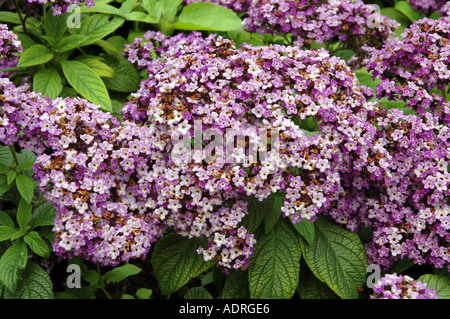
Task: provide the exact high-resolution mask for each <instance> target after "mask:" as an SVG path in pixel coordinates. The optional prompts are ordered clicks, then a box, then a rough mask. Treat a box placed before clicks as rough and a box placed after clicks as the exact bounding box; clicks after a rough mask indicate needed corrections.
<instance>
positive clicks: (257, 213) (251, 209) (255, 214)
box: [240, 197, 266, 233]
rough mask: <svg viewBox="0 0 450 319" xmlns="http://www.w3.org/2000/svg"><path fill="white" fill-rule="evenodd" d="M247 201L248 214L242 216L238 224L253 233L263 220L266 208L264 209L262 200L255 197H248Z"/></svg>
mask: <svg viewBox="0 0 450 319" xmlns="http://www.w3.org/2000/svg"><path fill="white" fill-rule="evenodd" d="M247 201H248V204H247V205H248V206H247V210H248V214H247V215H245V216H244V218H242V221H241V222H240V225H241V226H244V227H245V229H247V231H248V232H249V233H253V232H255V230H256V229H258V227H259V225H260V224H261V223H262V221H263V220H264V216H265V214H266V210H265V209H264V204H263V203H264V201H262V202H261V201H259V200H258V199H257V198H255V197H249V198H248V199H247Z"/></svg>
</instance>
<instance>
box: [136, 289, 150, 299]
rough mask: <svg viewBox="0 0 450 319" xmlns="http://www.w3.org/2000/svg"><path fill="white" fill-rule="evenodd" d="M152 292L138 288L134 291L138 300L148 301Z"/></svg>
mask: <svg viewBox="0 0 450 319" xmlns="http://www.w3.org/2000/svg"><path fill="white" fill-rule="evenodd" d="M152 293H153V290H152V289H148V288H139V289H138V290H137V291H136V297H137V298H138V299H150V297H151V296H152Z"/></svg>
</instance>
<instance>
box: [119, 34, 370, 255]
mask: <svg viewBox="0 0 450 319" xmlns="http://www.w3.org/2000/svg"><path fill="white" fill-rule="evenodd" d="M157 36H158V37H160V36H161V35H160V34H157V33H151V34H148V35H147V36H146V39H148V40H152V39H154V38H155V37H157ZM185 37H186V36H184V35H182V34H180V35H176V36H174V37H173V38H171V39H170V40H164V39H162V38H159V39H158V44H159V46H157V45H156V44H155V40H153V41H150V42H146V43H143V42H142V41H140V40H139V41H137V42H136V43H135V44H133V45H131V46H130V47H129V48H128V57H129V59H130V61H132V62H138V63H139V64H140V65H142V66H144V65H145V66H146V67H147V70H148V72H149V79H148V80H146V81H143V82H142V83H141V87H140V89H139V91H138V92H137V93H135V94H132V99H131V101H130V102H129V103H126V104H125V106H124V108H123V110H122V117H123V118H124V119H128V120H132V121H135V122H136V123H143V124H147V125H156V126H157V127H158V129H159V130H160V131H163V132H166V134H165V139H164V140H163V141H161V142H160V145H161V150H163V151H164V153H167V154H172V158H170V160H169V161H167V160H165V161H166V163H165V165H167V166H168V167H170V169H169V170H167V169H166V170H164V171H163V173H161V174H160V175H159V176H158V177H159V178H160V179H161V180H162V182H161V183H162V184H165V185H166V186H165V188H163V189H161V190H160V192H161V193H165V194H168V195H169V196H170V197H168V201H169V202H168V204H169V203H170V201H173V202H174V203H176V204H177V207H183V211H184V212H185V214H187V216H189V219H187V220H186V217H184V219H181V220H182V221H183V222H182V225H183V227H187V230H186V232H187V233H186V235H189V231H190V232H191V233H192V231H193V228H192V227H193V226H197V225H195V224H194V221H195V219H194V218H192V217H191V215H192V214H193V213H194V212H198V211H201V212H203V211H205V210H214V211H215V210H219V211H221V210H223V206H224V204H225V203H233V202H235V201H237V200H238V199H239V198H242V197H247V196H255V197H256V198H258V199H259V200H264V199H265V198H267V196H268V195H270V194H271V193H273V192H277V191H281V192H285V193H286V197H285V202H284V205H283V207H282V212H283V215H284V216H285V217H290V218H292V220H293V221H294V222H298V221H301V220H302V219H307V220H314V219H315V218H316V215H317V214H319V213H325V212H327V211H329V208H330V207H333V206H336V205H337V202H338V201H340V198H341V197H342V196H344V195H341V194H344V192H345V187H346V186H348V187H351V185H357V186H358V187H363V185H364V183H365V182H364V181H363V180H361V179H358V180H353V177H354V176H353V175H352V173H351V172H353V170H354V169H353V168H354V167H355V166H357V167H358V168H359V169H361V170H362V169H363V167H365V166H373V165H374V164H373V163H372V164H370V163H369V162H368V161H367V160H368V154H369V150H368V148H369V147H370V146H371V145H372V143H371V141H372V139H373V138H374V137H375V127H374V126H373V125H372V124H370V123H368V122H367V121H366V118H367V117H368V113H370V112H373V111H375V110H376V105H375V104H374V103H367V102H366V100H365V98H364V95H363V92H362V90H361V89H360V87H359V85H358V82H357V80H356V78H355V76H354V74H353V73H352V72H351V70H350V69H349V67H348V66H347V65H346V64H345V63H344V61H342V60H341V59H339V58H337V57H332V56H330V55H329V53H328V52H327V51H325V50H319V51H316V50H312V51H309V50H301V49H299V48H296V47H285V46H278V45H271V46H267V47H256V48H255V47H251V46H249V45H245V44H244V45H243V46H242V47H241V49H239V50H237V49H235V48H234V44H233V43H232V42H231V41H229V40H226V39H222V38H221V37H218V36H215V35H211V36H209V37H208V38H206V39H203V38H202V37H201V34H200V33H193V34H191V35H189V36H187V37H186V38H185ZM156 47H158V49H159V50H160V51H159V54H160V56H161V57H162V58H160V59H152V60H150V59H149V58H148V57H149V56H150V55H151V53H152V52H153V53H155V51H154V48H156ZM158 49H157V50H158ZM308 119H309V120H311V119H314V120H315V121H317V123H318V125H319V126H320V131H318V132H316V134H314V135H313V136H310V134H308V136H307V135H305V132H304V130H302V129H301V123H303V122H304V121H307V120H308ZM197 125H198V126H197ZM196 126H197V127H196ZM248 128H258V129H259V132H277V133H278V135H279V139H278V140H272V146H273V147H271V151H268V152H267V154H266V155H267V156H266V157H260V158H259V160H258V161H250V162H249V163H247V162H246V161H245V160H246V159H248V158H249V156H250V155H251V154H249V153H246V152H234V153H233V154H231V157H230V158H231V161H219V160H214V161H207V160H206V158H205V153H208V149H207V148H206V150H203V151H202V150H200V151H199V150H196V151H194V152H191V149H190V148H186V147H185V146H186V144H180V143H179V142H178V141H179V136H188V137H189V139H188V141H187V145H191V144H192V141H193V140H194V141H195V140H196V134H200V135H202V136H203V137H204V139H202V140H200V144H202V143H210V142H211V140H210V139H209V138H208V136H207V134H208V133H207V132H211V131H214V132H217V133H218V135H219V136H224V137H226V136H228V135H227V134H229V132H247V130H248ZM264 134H265V133H264ZM267 134H268V133H267ZM268 135H270V134H268ZM205 136H206V137H205ZM248 136H249V137H250V141H255V143H256V144H258V143H259V145H260V146H261V144H262V141H263V140H264V139H261V135H259V134H258V133H257V132H256V133H255V132H251V131H250V132H249V133H248ZM156 143H158V142H156ZM194 143H195V142H194ZM250 144H251V143H249V144H247V145H246V147H248V148H250ZM208 145H209V144H208ZM226 151H227V149H226V148H224V149H222V148H215V152H216V153H215V155H218V154H220V153H226ZM218 159H220V157H219V158H218ZM180 176H183V177H185V178H186V182H187V181H190V183H188V184H187V185H192V186H190V187H188V188H187V189H186V190H185V191H184V192H183V197H182V199H183V200H179V199H178V198H177V197H176V196H177V193H176V187H175V186H178V184H177V182H175V181H174V179H176V180H179V178H180ZM358 183H361V185H359V184H358ZM193 199H194V200H193ZM200 199H203V200H200ZM349 203H350V200H349ZM355 204H357V203H356V202H355ZM205 205H206V206H205ZM350 205H351V204H350ZM357 205H358V204H357ZM219 207H221V208H219ZM357 209H358V206H355V207H354V210H352V211H351V213H355V212H356V211H357ZM246 213H247V212H246V211H245V209H243V210H241V211H239V212H238V214H237V216H238V217H239V218H238V220H237V221H239V220H240V219H241V218H242V216H244V215H245V214H246ZM171 218H172V219H174V220H177V219H180V214H179V213H178V212H177V215H176V216H174V215H173V213H172V217H171ZM215 220H216V217H215V215H209V214H208V215H207V216H206V218H205V219H204V220H202V223H203V225H205V226H206V225H207V226H208V228H211V226H212V225H213V224H214V221H215ZM235 224H236V223H235ZM234 227H235V226H234V225H233V226H232V228H230V229H232V230H233V231H235V229H234ZM194 230H195V232H194V235H196V234H197V232H198V231H197V228H194ZM219 230H220V228H219ZM242 231H243V232H244V230H242ZM216 233H217V232H216ZM238 233H239V231H238ZM214 236H216V235H214ZM252 241H253V239H252ZM214 243H216V241H215V240H214ZM202 251H203V252H204V253H205V250H202ZM206 253H210V250H209V251H208V250H206ZM212 254H213V256H215V252H213V253H212Z"/></svg>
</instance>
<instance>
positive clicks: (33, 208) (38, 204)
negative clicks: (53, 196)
mask: <svg viewBox="0 0 450 319" xmlns="http://www.w3.org/2000/svg"><path fill="white" fill-rule="evenodd" d="M46 202H47V200H46V199H45V198H43V199H41V200H40V201H38V202H36V203H34V204H33V206H32V207H31V209H32V210H35V209H36V208H38V207H39V206H41V205H43V204H45V203H46Z"/></svg>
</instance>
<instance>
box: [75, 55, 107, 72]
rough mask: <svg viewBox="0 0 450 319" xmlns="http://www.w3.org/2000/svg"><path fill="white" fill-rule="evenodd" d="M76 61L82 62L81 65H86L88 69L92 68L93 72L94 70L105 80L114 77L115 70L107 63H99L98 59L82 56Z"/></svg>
mask: <svg viewBox="0 0 450 319" xmlns="http://www.w3.org/2000/svg"><path fill="white" fill-rule="evenodd" d="M76 61H80V62H81V63H84V64H86V65H87V66H88V67H90V68H91V69H92V70H94V72H95V73H97V75H98V76H100V77H104V78H112V77H114V74H115V72H114V70H113V69H112V68H111V67H110V66H109V65H107V64H106V63H104V62H102V61H99V60H98V59H94V58H90V57H89V56H84V55H81V56H80V57H78V58H77V59H76Z"/></svg>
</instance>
